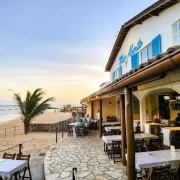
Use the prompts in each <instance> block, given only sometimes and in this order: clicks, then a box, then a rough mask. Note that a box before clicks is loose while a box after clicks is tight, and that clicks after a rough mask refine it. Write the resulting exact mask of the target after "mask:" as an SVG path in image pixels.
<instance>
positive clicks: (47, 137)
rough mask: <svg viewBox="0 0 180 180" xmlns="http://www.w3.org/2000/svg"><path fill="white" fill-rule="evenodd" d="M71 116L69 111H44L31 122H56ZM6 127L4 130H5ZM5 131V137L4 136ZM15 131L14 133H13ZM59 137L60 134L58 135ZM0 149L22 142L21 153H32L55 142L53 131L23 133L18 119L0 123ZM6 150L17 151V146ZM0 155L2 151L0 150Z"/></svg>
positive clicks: (21, 124)
mask: <svg viewBox="0 0 180 180" xmlns="http://www.w3.org/2000/svg"><path fill="white" fill-rule="evenodd" d="M69 118H71V113H62V112H56V113H55V112H46V113H44V114H42V115H40V116H39V117H37V118H36V119H34V120H33V121H32V122H33V123H44V124H45V123H56V122H59V121H63V120H65V119H69ZM5 129H6V130H5ZM5 131H6V137H5ZM14 133H15V134H14ZM59 138H60V136H59ZM0 141H1V147H0V151H2V150H4V149H7V148H10V147H13V146H16V145H18V144H23V150H22V151H23V153H26V154H27V153H32V152H34V151H36V150H39V149H43V148H48V147H49V146H51V145H52V144H54V143H55V133H45V132H43V133H29V134H27V135H24V134H23V123H22V121H21V120H20V119H14V120H12V121H8V122H7V123H1V124H0ZM8 152H16V153H17V152H18V148H14V149H12V150H9V151H8ZM0 156H2V153H1V152H0Z"/></svg>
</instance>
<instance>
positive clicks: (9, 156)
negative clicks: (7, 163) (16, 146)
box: [3, 153, 16, 160]
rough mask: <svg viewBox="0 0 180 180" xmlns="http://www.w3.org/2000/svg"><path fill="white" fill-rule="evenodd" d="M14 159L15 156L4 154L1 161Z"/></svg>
mask: <svg viewBox="0 0 180 180" xmlns="http://www.w3.org/2000/svg"><path fill="white" fill-rule="evenodd" d="M15 157H16V154H15V153H14V154H9V153H4V155H3V159H12V160H14V158H15Z"/></svg>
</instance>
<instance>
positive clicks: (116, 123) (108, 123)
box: [102, 122, 120, 126]
mask: <svg viewBox="0 0 180 180" xmlns="http://www.w3.org/2000/svg"><path fill="white" fill-rule="evenodd" d="M114 125H120V122H103V123H102V126H114Z"/></svg>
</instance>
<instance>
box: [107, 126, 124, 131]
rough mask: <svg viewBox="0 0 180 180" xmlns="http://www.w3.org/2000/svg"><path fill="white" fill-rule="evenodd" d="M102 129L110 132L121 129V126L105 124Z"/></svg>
mask: <svg viewBox="0 0 180 180" xmlns="http://www.w3.org/2000/svg"><path fill="white" fill-rule="evenodd" d="M104 129H105V131H106V132H111V130H121V126H106V127H105V128H104Z"/></svg>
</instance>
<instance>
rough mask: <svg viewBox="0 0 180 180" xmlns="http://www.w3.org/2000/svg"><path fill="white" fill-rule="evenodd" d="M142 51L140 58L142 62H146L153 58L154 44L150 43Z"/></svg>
mask: <svg viewBox="0 0 180 180" xmlns="http://www.w3.org/2000/svg"><path fill="white" fill-rule="evenodd" d="M139 53H140V59H141V63H145V62H147V61H148V59H151V58H152V46H151V44H149V45H148V46H146V47H145V48H144V49H143V50H142V51H140V52H139Z"/></svg>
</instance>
